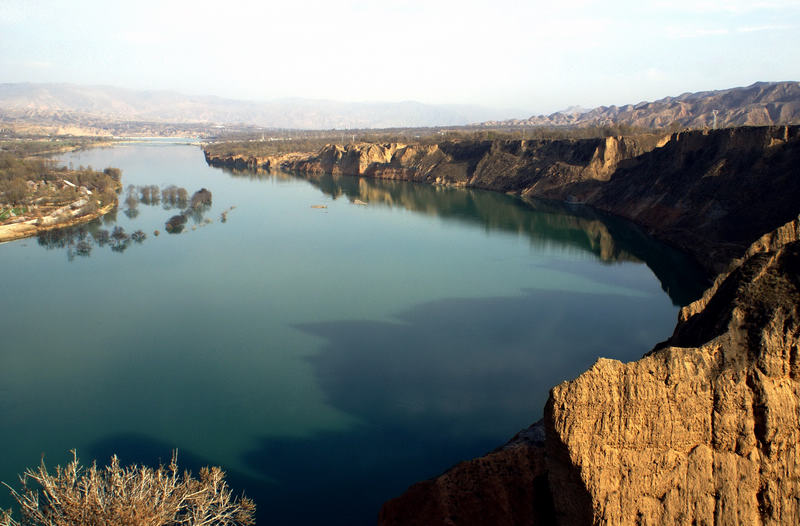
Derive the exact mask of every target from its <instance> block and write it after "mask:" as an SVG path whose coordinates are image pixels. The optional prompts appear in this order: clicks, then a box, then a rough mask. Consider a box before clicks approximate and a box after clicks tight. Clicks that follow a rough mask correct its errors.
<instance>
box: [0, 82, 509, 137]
mask: <svg viewBox="0 0 800 526" xmlns="http://www.w3.org/2000/svg"><path fill="white" fill-rule="evenodd" d="M0 112H2V113H3V114H4V115H5V116H6V117H7V118H14V119H27V120H30V119H36V120H39V121H42V120H47V119H49V118H56V119H57V120H58V121H59V122H63V121H64V120H65V119H69V118H70V116H72V117H74V118H75V119H79V120H85V119H86V118H89V117H90V118H94V119H107V120H112V121H151V122H169V123H216V124H229V123H230V124H233V123H239V124H250V125H255V126H263V127H272V128H304V129H329V128H390V127H417V126H446V125H459V124H468V123H470V122H480V121H483V120H486V119H490V118H497V117H498V113H499V112H498V110H492V109H489V108H481V107H477V106H458V105H432V104H422V103H419V102H412V101H408V102H396V103H392V102H386V103H382V102H375V103H350V102H336V101H329V100H309V99H280V100H273V101H267V102H254V101H241V100H232V99H223V98H220V97H213V96H191V95H183V94H180V93H174V92H170V91H136V90H129V89H123V88H115V87H110V86H78V85H73V84H29V83H24V84H0ZM506 114H508V112H506Z"/></svg>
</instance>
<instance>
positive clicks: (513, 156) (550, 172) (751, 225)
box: [206, 126, 800, 274]
mask: <svg viewBox="0 0 800 526" xmlns="http://www.w3.org/2000/svg"><path fill="white" fill-rule="evenodd" d="M206 158H207V160H208V162H209V163H211V164H214V165H218V166H231V167H238V168H254V169H258V168H264V169H283V170H291V171H297V172H302V173H307V174H321V173H333V174H343V175H355V176H363V177H375V178H382V179H400V180H406V181H414V182H424V183H429V184H441V185H451V186H463V187H472V188H483V189H489V190H495V191H500V192H509V193H516V194H522V195H525V196H529V197H540V198H547V199H553V200H560V201H567V202H576V203H585V204H589V205H591V206H593V207H594V208H597V209H600V210H603V211H606V212H610V213H613V214H615V215H619V216H622V217H624V218H626V219H630V220H632V221H635V222H637V223H639V224H640V225H643V226H644V227H646V229H648V231H649V232H650V233H651V234H653V235H655V236H656V237H659V238H660V239H662V240H663V241H666V242H668V243H670V244H673V245H675V246H677V247H678V248H680V249H682V250H684V251H686V252H688V253H689V254H691V255H693V256H694V257H695V258H696V259H697V260H698V261H699V262H700V263H701V264H703V265H704V266H705V267H706V268H707V269H708V270H709V271H710V272H713V273H714V274H716V273H718V272H720V271H721V270H724V269H725V268H726V267H727V265H728V263H729V262H730V261H731V260H732V259H734V258H736V257H739V256H741V255H742V254H743V253H744V251H745V249H746V248H747V247H748V245H750V244H751V243H752V242H753V241H754V240H755V239H757V238H758V236H760V235H761V234H762V233H764V232H767V231H770V230H772V229H774V228H777V227H778V226H779V225H781V224H783V223H785V222H786V221H788V220H790V219H791V218H792V217H794V216H795V215H796V214H797V213H798V212H799V211H800V204H798V202H797V199H796V198H795V196H797V195H800V177H798V166H800V126H780V127H746V128H731V129H724V130H713V131H690V132H683V133H675V134H671V135H663V136H659V135H635V136H630V137H606V138H598V139H582V140H536V141H524V140H521V141H520V140H517V141H453V142H447V141H445V142H442V143H439V144H434V145H404V144H370V143H361V144H349V145H347V146H342V145H328V146H326V147H325V148H323V149H322V150H321V151H319V152H316V153H308V154H290V155H283V156H277V157H244V156H227V157H214V156H212V155H210V154H208V153H207V154H206Z"/></svg>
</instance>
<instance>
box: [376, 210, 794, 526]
mask: <svg viewBox="0 0 800 526" xmlns="http://www.w3.org/2000/svg"><path fill="white" fill-rule="evenodd" d="M799 300H800V225H799V224H798V220H794V221H792V222H790V223H788V224H786V225H784V226H782V227H781V228H779V229H777V230H775V231H774V232H771V233H769V234H767V235H765V236H762V237H761V238H760V239H758V240H757V241H756V242H755V243H754V244H753V245H752V246H751V247H750V248H749V249H748V251H747V253H746V254H745V257H744V258H743V259H741V260H737V261H735V262H734V263H733V264H732V266H731V268H730V270H729V271H728V272H727V273H725V274H723V275H721V276H720V277H719V278H718V279H717V280H716V282H715V283H714V285H713V286H712V287H711V288H710V289H709V290H708V291H707V292H706V293H705V295H704V296H703V297H702V298H701V299H700V300H698V301H696V302H695V303H693V304H691V305H689V306H687V307H685V308H684V309H682V311H681V313H680V317H679V322H678V325H677V327H676V328H675V332H674V334H673V335H672V337H671V338H670V339H669V340H667V341H666V342H663V343H661V344H659V345H658V346H656V348H655V349H654V350H653V351H651V352H650V353H648V354H647V355H646V356H645V357H644V358H642V359H641V360H638V361H636V362H632V363H627V364H624V363H621V362H619V361H616V360H608V359H600V360H598V361H597V363H596V364H595V365H594V366H593V367H592V368H591V369H589V370H588V371H586V372H585V373H583V374H582V375H580V376H579V377H578V378H576V379H575V380H572V381H568V382H564V383H562V384H560V385H558V386H556V387H554V388H553V389H552V390H551V394H550V398H549V401H548V403H547V406H546V409H545V416H544V419H543V421H542V423H541V424H540V425H541V426H542V427H543V429H544V435H545V436H544V439H543V440H540V441H535V440H529V441H527V442H526V443H524V444H522V445H520V444H519V440H517V441H516V442H517V443H516V444H515V442H514V441H512V443H510V444H509V446H508V447H506V448H502V449H501V450H498V451H496V452H493V453H491V454H489V455H487V456H486V457H482V458H481V459H478V460H472V461H468V462H466V463H462V464H460V465H458V466H456V467H455V468H453V469H451V470H450V471H448V472H447V473H445V474H444V475H442V476H440V477H438V478H437V479H434V480H432V481H427V482H423V483H420V484H417V485H415V486H412V488H410V489H409V490H408V492H406V493H405V494H404V495H403V496H401V497H399V498H397V499H395V500H393V501H390V502H388V503H386V504H385V505H384V507H383V509H382V510H381V515H380V523H381V524H383V525H390V524H392V525H393V524H431V525H433V524H450V525H455V524H458V525H469V524H489V523H492V524H554V523H555V524H708V525H712V524H716V525H728V524H730V525H735V524H764V525H778V524H800V301H799ZM514 448H516V450H515V449H514ZM512 451H513V453H511V452H512ZM515 458H524V459H525V460H524V461H519V460H516V461H515V460H514V459H515ZM507 465H512V466H514V469H513V470H509V469H507V468H506V466H507ZM520 470H522V472H520ZM520 484H522V485H524V486H525V490H521V489H520V488H519V487H518V486H519V485H520ZM525 491H527V492H528V493H527V494H525V495H524V497H522V498H520V497H518V496H519V495H520V494H521V493H524V492H525ZM533 503H536V505H537V506H538V507H539V508H538V510H537V512H536V513H534V512H533V511H531V506H532V505H533ZM482 506H487V507H488V508H487V509H488V510H490V513H491V517H487V516H482V515H480V513H477V512H476V513H469V514H458V512H457V510H461V509H464V510H472V509H475V508H480V507H482ZM411 510H419V511H418V512H417V513H416V514H411ZM453 510H456V511H455V512H454V511H453ZM410 514H411V517H413V520H409V515H410ZM484 519H487V520H484Z"/></svg>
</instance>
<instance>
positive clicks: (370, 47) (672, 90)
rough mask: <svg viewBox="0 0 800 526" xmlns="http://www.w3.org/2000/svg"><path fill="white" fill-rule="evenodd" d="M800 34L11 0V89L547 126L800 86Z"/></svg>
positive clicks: (488, 12)
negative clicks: (575, 114) (382, 109)
mask: <svg viewBox="0 0 800 526" xmlns="http://www.w3.org/2000/svg"><path fill="white" fill-rule="evenodd" d="M798 35H800V0H765V1H759V0H753V1H747V0H734V1H730V2H708V1H703V0H671V1H653V2H647V1H645V0H640V1H630V2H629V1H621V2H612V1H602V2H595V1H589V0H560V1H559V0H555V1H549V2H535V1H528V2H514V1H509V0H493V1H482V2H473V1H469V0H458V1H453V0H446V1H438V2H437V1H434V0H428V1H417V0H407V1H404V0H396V1H393V2H379V1H372V2H367V1H353V0H342V1H309V0H305V1H303V0H295V1H292V2H284V1H281V2H276V1H269V0H267V1H262V2H246V1H240V0H226V1H217V2H204V1H196V0H195V1H169V0H159V1H149V0H137V1H134V2H112V1H108V0H103V1H81V0H76V1H69V2H68V1H61V2H54V1H36V0H25V1H17V0H0V82H24V81H31V82H71V83H79V84H107V85H114V86H123V87H131V88H136V89H168V90H175V91H180V92H183V93H189V94H209V95H219V96H223V97H230V98H242V99H254V100H268V99H274V98H281V97H308V98H328V99H337V100H349V101H401V100H418V101H421V102H429V103H468V104H481V105H486V106H495V107H514V108H519V109H521V110H524V111H523V114H526V113H544V112H550V111H554V110H557V109H561V108H564V107H566V106H569V105H572V104H579V105H582V106H587V107H592V106H597V105H610V104H624V103H629V102H630V103H635V102H639V101H642V100H654V99H656V98H660V97H664V96H667V95H677V94H680V93H682V92H685V91H700V90H708V89H722V88H728V87H733V86H741V85H747V84H751V83H753V82H755V81H757V80H767V81H772V80H800V71H799V70H800V43H798ZM523 116H524V115H523Z"/></svg>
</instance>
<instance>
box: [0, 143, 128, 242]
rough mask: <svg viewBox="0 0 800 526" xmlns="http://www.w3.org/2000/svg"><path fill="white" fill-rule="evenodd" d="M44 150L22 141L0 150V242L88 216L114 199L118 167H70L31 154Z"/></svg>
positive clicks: (110, 205)
mask: <svg viewBox="0 0 800 526" xmlns="http://www.w3.org/2000/svg"><path fill="white" fill-rule="evenodd" d="M44 151H46V149H45V148H44V147H42V146H41V145H38V144H35V143H24V142H20V143H15V147H14V148H12V149H3V150H1V151H0V241H6V240H10V239H18V238H20V237H27V236H31V235H36V234H37V233H39V232H41V231H44V230H49V229H52V228H58V227H60V226H68V225H72V224H76V223H78V222H81V221H83V220H87V221H88V220H90V219H92V218H95V217H98V215H102V214H103V213H105V212H107V211H109V210H111V209H112V208H113V207H114V206H116V204H117V193H118V192H119V191H120V189H121V177H122V172H121V171H120V170H119V169H118V168H111V167H109V168H106V169H105V170H103V171H96V170H94V169H93V168H92V167H91V166H87V167H83V166H80V167H78V168H77V169H69V168H67V167H65V166H61V167H58V166H56V163H55V162H54V161H52V160H50V159H46V158H43V157H38V156H34V155H32V152H35V153H41V152H44Z"/></svg>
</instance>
